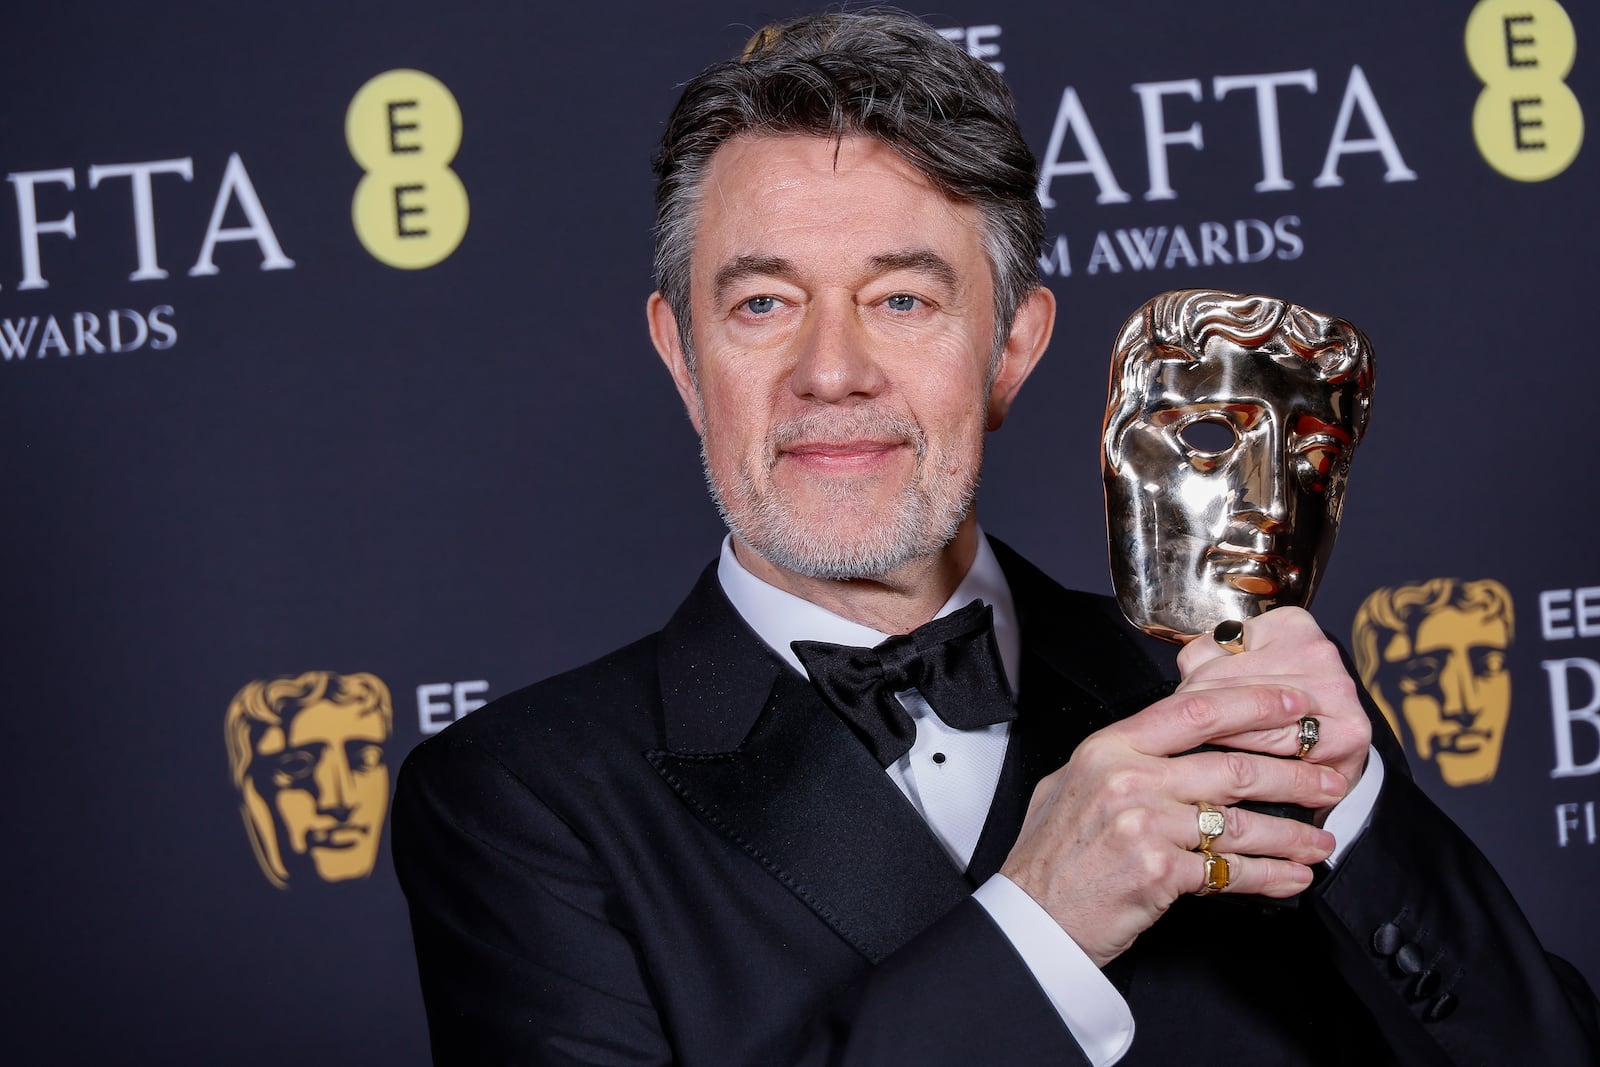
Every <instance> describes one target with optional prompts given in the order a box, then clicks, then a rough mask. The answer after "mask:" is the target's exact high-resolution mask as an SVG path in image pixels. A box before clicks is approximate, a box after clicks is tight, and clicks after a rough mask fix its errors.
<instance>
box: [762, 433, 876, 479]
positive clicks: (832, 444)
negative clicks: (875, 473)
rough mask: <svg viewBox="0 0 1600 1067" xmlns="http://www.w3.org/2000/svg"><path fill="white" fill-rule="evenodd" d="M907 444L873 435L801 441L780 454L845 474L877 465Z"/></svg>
mask: <svg viewBox="0 0 1600 1067" xmlns="http://www.w3.org/2000/svg"><path fill="white" fill-rule="evenodd" d="M904 447H906V443H905V442H904V441H881V440H872V439H857V440H848V441H800V442H795V443H793V444H787V445H784V446H783V447H782V448H780V449H779V450H778V458H779V459H785V458H788V459H794V460H797V461H799V462H800V463H801V464H802V465H804V466H806V467H810V468H813V469H818V470H825V471H832V472H836V473H841V474H844V473H853V472H857V471H866V470H869V469H871V468H873V467H876V466H877V465H878V464H879V463H881V462H882V461H883V460H885V459H887V458H888V457H889V455H890V454H891V453H894V452H897V451H899V450H900V449H902V448H904Z"/></svg>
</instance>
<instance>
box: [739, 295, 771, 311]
mask: <svg viewBox="0 0 1600 1067" xmlns="http://www.w3.org/2000/svg"><path fill="white" fill-rule="evenodd" d="M777 306H778V298H777V297H775V296H753V297H751V298H750V299H749V300H746V301H745V302H744V309H745V310H746V311H748V312H750V313H751V314H754V315H766V314H768V313H770V312H771V311H772V310H773V309H775V308H776V307H777Z"/></svg>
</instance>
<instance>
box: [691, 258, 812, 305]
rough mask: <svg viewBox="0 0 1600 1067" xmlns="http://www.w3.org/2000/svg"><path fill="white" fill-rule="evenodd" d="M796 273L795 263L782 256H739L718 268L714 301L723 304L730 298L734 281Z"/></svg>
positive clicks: (783, 276) (712, 284) (714, 281)
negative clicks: (755, 276) (757, 276)
mask: <svg viewBox="0 0 1600 1067" xmlns="http://www.w3.org/2000/svg"><path fill="white" fill-rule="evenodd" d="M794 273H795V270H794V264H793V263H791V262H790V261H789V260H787V259H784V258H783V257H782V256H757V255H742V256H737V257H735V258H734V259H732V260H730V261H729V262H727V263H724V264H723V265H722V266H721V267H719V268H718V269H717V274H716V277H715V278H713V279H712V280H711V300H712V303H714V304H717V305H719V306H720V305H721V304H722V302H723V301H724V300H726V299H727V298H728V290H730V289H732V288H733V286H734V283H736V282H739V281H741V280H743V279H745V278H749V277H752V276H754V275H761V276H764V277H769V278H788V277H793V275H794Z"/></svg>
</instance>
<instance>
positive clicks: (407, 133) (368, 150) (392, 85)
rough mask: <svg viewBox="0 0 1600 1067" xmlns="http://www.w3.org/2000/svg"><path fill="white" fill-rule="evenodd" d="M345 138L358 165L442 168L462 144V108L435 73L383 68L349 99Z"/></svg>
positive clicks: (375, 168) (365, 167)
mask: <svg viewBox="0 0 1600 1067" xmlns="http://www.w3.org/2000/svg"><path fill="white" fill-rule="evenodd" d="M344 139H345V143H346V144H347V145H349V146H350V154H351V155H352V156H354V157H355V160H356V162H357V163H359V164H361V169H362V170H366V171H383V170H388V169H390V168H396V169H400V168H411V167H443V166H445V165H447V164H448V163H449V162H450V161H451V160H452V159H454V158H455V157H456V149H458V148H460V147H461V108H460V106H459V105H457V104H456V98H455V97H454V96H453V95H451V93H450V90H449V89H446V88H445V86H444V83H443V82H441V81H440V80H439V79H438V78H435V77H434V76H433V75H431V74H425V73H423V72H422V71H420V70H404V69H402V70H386V71H384V72H383V73H382V74H379V75H377V76H376V77H374V78H372V79H371V80H369V81H368V82H367V83H366V84H365V85H363V86H362V87H361V88H360V89H357V90H356V95H355V96H354V97H352V98H351V100H350V107H349V108H348V109H346V111H345V113H344Z"/></svg>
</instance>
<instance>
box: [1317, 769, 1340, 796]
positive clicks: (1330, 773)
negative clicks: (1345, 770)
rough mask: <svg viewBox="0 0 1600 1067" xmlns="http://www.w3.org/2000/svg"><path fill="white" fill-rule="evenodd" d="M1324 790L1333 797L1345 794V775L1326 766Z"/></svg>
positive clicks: (1323, 775)
mask: <svg viewBox="0 0 1600 1067" xmlns="http://www.w3.org/2000/svg"><path fill="white" fill-rule="evenodd" d="M1322 791H1323V792H1324V793H1327V794H1328V795H1329V796H1331V797H1342V796H1344V791H1345V782H1344V775H1342V774H1340V773H1339V772H1338V771H1334V770H1329V769H1328V768H1326V767H1324V768H1323V769H1322Z"/></svg>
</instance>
